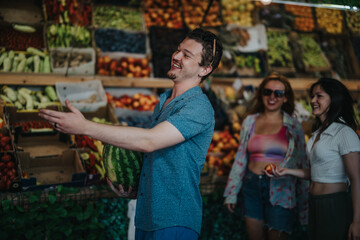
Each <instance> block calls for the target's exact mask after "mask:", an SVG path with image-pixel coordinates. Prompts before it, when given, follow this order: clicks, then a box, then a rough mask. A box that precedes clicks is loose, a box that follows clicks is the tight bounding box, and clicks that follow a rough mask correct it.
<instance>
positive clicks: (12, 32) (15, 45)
mask: <svg viewBox="0 0 360 240" xmlns="http://www.w3.org/2000/svg"><path fill="white" fill-rule="evenodd" d="M31 28H32V29H33V30H34V31H24V30H22V31H20V30H19V29H18V30H16V29H14V27H13V26H12V25H10V24H7V25H2V26H1V27H0V46H2V47H6V48H7V49H9V50H14V51H26V49H27V48H28V47H33V48H40V49H42V48H44V47H45V45H44V35H43V25H37V26H31Z"/></svg>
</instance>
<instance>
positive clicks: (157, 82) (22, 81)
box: [0, 73, 360, 91]
mask: <svg viewBox="0 0 360 240" xmlns="http://www.w3.org/2000/svg"><path fill="white" fill-rule="evenodd" d="M0 79H1V80H0V84H3V85H5V84H6V85H40V86H44V85H55V83H56V82H83V81H88V80H94V79H98V80H101V81H102V84H103V86H104V87H128V88H171V87H172V86H173V82H172V81H170V80H168V79H166V78H127V77H108V76H101V75H95V76H75V75H74V76H68V77H66V76H64V75H61V74H35V73H32V74H20V73H0ZM234 80H235V78H212V79H211V83H212V84H214V85H219V86H221V85H223V86H231V85H232V84H233V82H234ZM289 80H290V83H291V86H292V87H293V89H294V90H308V89H309V87H310V85H311V84H312V83H313V82H315V81H316V80H317V79H316V78H290V79H289ZM241 81H242V84H243V85H254V86H258V85H259V84H260V82H261V81H262V78H242V79H241ZM343 83H344V84H345V86H346V87H347V88H348V89H349V90H351V91H360V79H358V80H355V79H349V80H343Z"/></svg>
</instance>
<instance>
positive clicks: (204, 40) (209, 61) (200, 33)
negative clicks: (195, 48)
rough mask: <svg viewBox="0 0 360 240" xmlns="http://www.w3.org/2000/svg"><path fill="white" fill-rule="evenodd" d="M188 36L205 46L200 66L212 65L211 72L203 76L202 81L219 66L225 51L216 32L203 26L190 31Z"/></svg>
mask: <svg viewBox="0 0 360 240" xmlns="http://www.w3.org/2000/svg"><path fill="white" fill-rule="evenodd" d="M187 38H189V39H193V40H195V41H196V42H198V43H201V45H202V46H203V51H202V54H201V62H200V66H212V70H211V72H210V73H209V74H207V75H206V76H203V77H202V78H201V82H202V81H204V80H205V79H206V78H207V77H208V76H209V75H210V74H211V73H212V72H213V71H214V70H215V69H216V68H217V67H218V65H219V63H220V60H221V56H222V52H223V47H222V43H221V41H220V39H219V38H218V37H217V36H216V35H215V34H214V33H212V32H210V31H206V30H204V29H201V28H196V29H194V30H193V31H191V32H189V33H188V35H187Z"/></svg>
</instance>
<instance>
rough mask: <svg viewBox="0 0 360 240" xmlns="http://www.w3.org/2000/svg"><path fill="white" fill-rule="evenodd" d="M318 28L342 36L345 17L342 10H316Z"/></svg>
mask: <svg viewBox="0 0 360 240" xmlns="http://www.w3.org/2000/svg"><path fill="white" fill-rule="evenodd" d="M315 12H316V21H317V24H318V26H319V27H320V28H321V29H323V30H324V31H325V32H327V33H331V34H340V33H342V31H343V15H342V14H341V11H340V10H335V9H326V8H316V9H315Z"/></svg>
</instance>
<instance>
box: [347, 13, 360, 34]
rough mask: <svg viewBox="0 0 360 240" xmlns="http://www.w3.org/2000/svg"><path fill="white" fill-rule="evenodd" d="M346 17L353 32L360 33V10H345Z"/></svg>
mask: <svg viewBox="0 0 360 240" xmlns="http://www.w3.org/2000/svg"><path fill="white" fill-rule="evenodd" d="M345 19H346V23H347V26H348V28H349V29H350V31H351V32H353V33H357V34H359V33H360V12H351V11H345Z"/></svg>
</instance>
